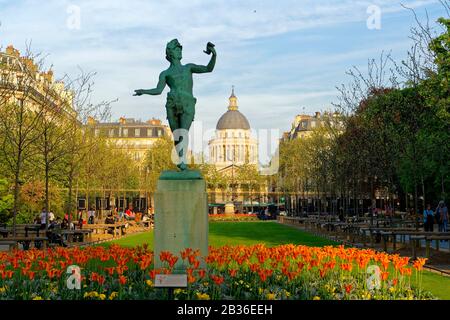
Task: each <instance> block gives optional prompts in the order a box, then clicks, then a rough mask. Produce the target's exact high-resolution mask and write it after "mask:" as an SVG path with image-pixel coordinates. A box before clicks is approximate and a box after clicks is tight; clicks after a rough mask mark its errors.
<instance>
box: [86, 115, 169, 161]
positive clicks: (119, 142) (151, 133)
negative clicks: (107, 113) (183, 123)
mask: <svg viewBox="0 0 450 320" xmlns="http://www.w3.org/2000/svg"><path fill="white" fill-rule="evenodd" d="M88 125H89V126H90V127H91V128H92V130H93V131H94V134H95V135H96V136H102V137H105V138H106V139H107V140H108V141H109V142H112V143H113V145H114V146H115V147H116V148H117V149H121V150H124V151H126V152H127V153H128V154H129V155H130V156H131V157H132V158H133V159H134V160H135V161H136V162H137V163H138V164H140V163H141V162H142V161H143V160H144V158H145V154H146V152H147V151H148V150H149V149H150V147H151V146H152V145H153V143H155V141H156V140H157V139H159V138H162V137H167V136H169V137H170V136H171V133H170V129H169V128H168V126H166V125H163V124H162V123H161V120H159V119H150V120H148V121H145V122H144V121H140V120H135V119H133V118H125V117H121V118H120V119H119V121H117V122H97V121H95V120H94V119H92V118H90V119H89V120H88Z"/></svg>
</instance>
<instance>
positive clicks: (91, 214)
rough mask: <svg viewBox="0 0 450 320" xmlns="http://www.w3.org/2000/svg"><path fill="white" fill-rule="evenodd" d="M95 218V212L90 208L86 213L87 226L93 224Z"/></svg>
mask: <svg viewBox="0 0 450 320" xmlns="http://www.w3.org/2000/svg"><path fill="white" fill-rule="evenodd" d="M94 218H95V210H94V208H92V207H91V210H89V211H88V224H94Z"/></svg>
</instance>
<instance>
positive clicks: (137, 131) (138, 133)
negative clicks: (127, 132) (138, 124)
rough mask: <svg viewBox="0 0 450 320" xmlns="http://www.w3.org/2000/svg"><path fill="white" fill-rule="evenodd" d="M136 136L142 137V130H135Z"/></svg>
mask: <svg viewBox="0 0 450 320" xmlns="http://www.w3.org/2000/svg"><path fill="white" fill-rule="evenodd" d="M134 136H135V137H140V136H141V129H139V128H137V129H134Z"/></svg>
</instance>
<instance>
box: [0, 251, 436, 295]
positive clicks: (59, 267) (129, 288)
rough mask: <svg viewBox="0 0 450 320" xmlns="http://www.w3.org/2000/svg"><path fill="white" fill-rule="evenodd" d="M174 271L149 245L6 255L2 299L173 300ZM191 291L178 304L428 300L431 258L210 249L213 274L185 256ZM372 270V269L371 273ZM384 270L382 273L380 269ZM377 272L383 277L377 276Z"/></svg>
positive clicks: (169, 258) (0, 275)
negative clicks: (162, 285)
mask: <svg viewBox="0 0 450 320" xmlns="http://www.w3.org/2000/svg"><path fill="white" fill-rule="evenodd" d="M161 259H162V260H163V261H165V262H164V263H165V264H166V267H165V268H164V269H161V270H153V265H152V260H153V256H152V252H151V251H149V250H148V249H147V248H145V247H137V248H123V247H119V246H111V247H109V248H104V247H88V248H85V249H80V248H72V249H65V248H56V249H49V250H47V251H37V250H29V251H14V252H11V253H0V299H98V300H108V299H109V300H115V299H167V298H168V292H167V290H166V289H158V288H154V287H153V281H154V277H155V275H156V274H158V273H167V274H168V273H171V269H172V267H173V266H174V265H175V263H176V262H177V260H178V259H179V258H177V257H175V256H173V255H172V254H170V253H168V252H163V253H162V254H161ZM180 259H183V263H185V265H186V266H187V274H188V282H189V285H188V288H186V289H177V290H175V298H176V299H268V300H270V299H316V300H317V299H427V298H432V297H431V295H430V294H429V293H426V292H423V291H422V290H420V287H413V286H412V285H411V283H412V280H415V281H417V283H420V277H421V270H422V266H423V264H424V263H425V260H424V259H419V260H417V261H416V262H415V263H414V265H413V266H412V267H411V266H409V264H408V262H409V258H403V257H399V256H397V255H388V254H386V253H377V252H375V251H372V250H359V249H354V248H350V249H345V248H343V247H323V248H316V247H305V246H296V245H284V246H279V247H274V248H267V247H265V246H264V245H256V246H229V247H222V248H210V254H209V256H208V257H207V258H206V262H207V266H208V268H207V269H202V268H201V267H200V262H199V257H198V254H197V253H196V252H193V251H192V250H190V249H186V250H185V251H183V252H182V253H181V258H180ZM71 265H77V266H79V267H80V268H81V286H80V289H79V290H77V289H69V288H68V286H67V282H68V281H67V278H68V277H69V276H70V272H69V273H68V272H67V269H68V266H71ZM368 270H369V271H372V273H371V272H368ZM378 271H379V272H378ZM377 274H378V275H379V277H377Z"/></svg>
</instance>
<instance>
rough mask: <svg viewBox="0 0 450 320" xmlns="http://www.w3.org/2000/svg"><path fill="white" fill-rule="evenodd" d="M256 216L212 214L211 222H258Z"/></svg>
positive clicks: (210, 216)
mask: <svg viewBox="0 0 450 320" xmlns="http://www.w3.org/2000/svg"><path fill="white" fill-rule="evenodd" d="M258 220H259V219H258V217H257V216H256V214H242V213H236V214H210V215H209V221H212V222H223V221H258Z"/></svg>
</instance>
